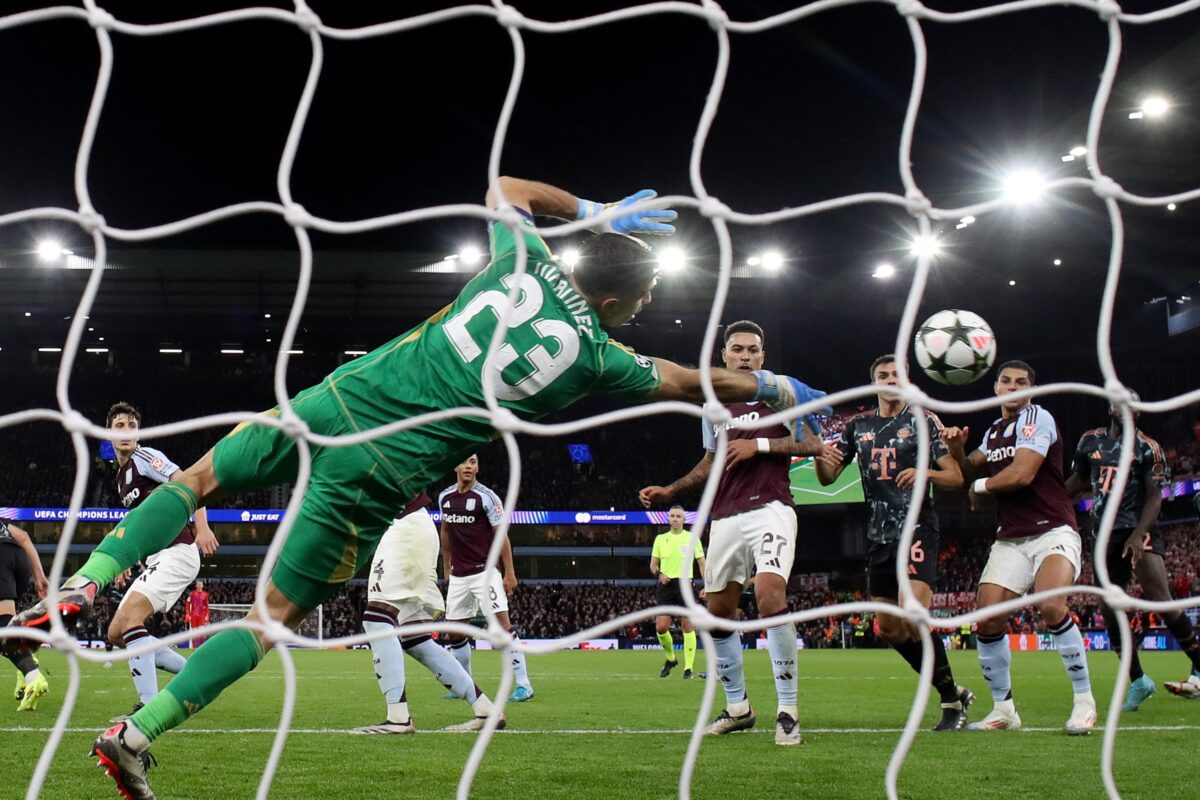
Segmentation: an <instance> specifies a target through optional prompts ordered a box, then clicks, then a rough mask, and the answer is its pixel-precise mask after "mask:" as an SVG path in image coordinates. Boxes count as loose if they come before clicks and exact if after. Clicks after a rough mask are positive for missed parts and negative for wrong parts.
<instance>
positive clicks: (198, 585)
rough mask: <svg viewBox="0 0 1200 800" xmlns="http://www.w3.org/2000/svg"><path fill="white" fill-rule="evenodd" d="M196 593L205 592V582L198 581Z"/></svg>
mask: <svg viewBox="0 0 1200 800" xmlns="http://www.w3.org/2000/svg"><path fill="white" fill-rule="evenodd" d="M196 591H197V592H203V591H204V581H196Z"/></svg>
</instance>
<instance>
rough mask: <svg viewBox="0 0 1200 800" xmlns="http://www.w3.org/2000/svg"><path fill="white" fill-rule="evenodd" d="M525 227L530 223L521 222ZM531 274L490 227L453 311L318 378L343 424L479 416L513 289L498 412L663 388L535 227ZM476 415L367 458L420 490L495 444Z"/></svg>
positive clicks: (389, 443)
mask: <svg viewBox="0 0 1200 800" xmlns="http://www.w3.org/2000/svg"><path fill="white" fill-rule="evenodd" d="M525 224H526V226H527V227H529V228H532V222H529V221H526V222H525ZM523 236H524V239H525V243H526V248H527V252H528V266H527V271H526V273H525V275H524V276H522V277H521V278H520V279H519V280H518V278H517V276H516V274H515V272H516V267H517V252H516V250H517V244H516V240H515V238H514V237H513V234H512V232H511V231H510V230H509V229H508V228H507V227H506V226H504V225H500V224H496V223H492V225H491V226H490V239H491V256H492V258H491V262H490V263H489V264H488V266H487V268H486V269H484V270H483V271H482V272H481V273H479V274H478V275H476V276H475V278H473V279H472V280H471V282H470V283H468V284H467V285H466V286H465V287H464V288H463V290H462V292H461V293H460V294H459V295H458V298H457V299H455V301H454V302H453V303H451V304H450V305H448V306H446V307H445V308H443V309H442V310H441V311H439V312H437V313H436V314H434V315H433V316H432V317H430V318H429V319H427V320H426V321H425V322H423V323H422V324H420V325H418V326H417V327H415V328H413V329H412V330H410V331H408V332H407V333H405V334H403V335H401V336H399V337H398V338H396V339H393V340H392V341H390V342H388V343H387V344H385V345H383V346H382V347H380V348H378V349H376V350H374V351H373V352H371V353H368V354H367V355H365V356H362V357H360V358H357V359H355V360H354V361H351V362H348V363H346V364H343V365H342V366H341V367H339V368H338V369H337V370H336V371H334V372H333V373H332V374H330V375H329V376H328V377H327V378H325V384H326V385H327V386H328V387H329V388H330V389H331V390H332V394H333V395H334V396H335V397H336V399H337V403H338V407H339V409H340V412H341V414H342V415H343V416H344V417H345V419H346V421H347V422H349V423H350V425H351V426H352V427H353V428H354V429H356V430H366V429H368V428H374V427H376V426H379V425H385V424H387V423H390V422H395V421H396V420H402V419H408V418H410V417H415V416H417V415H419V414H427V413H429V412H432V411H441V410H445V409H451V408H463V407H468V406H470V407H475V408H485V407H486V404H485V402H484V399H483V383H482V381H483V368H484V362H485V361H486V360H487V349H488V345H489V343H490V342H491V338H492V334H493V332H494V331H495V329H496V326H497V325H498V324H499V323H500V315H501V313H502V312H503V308H504V306H505V304H506V302H507V296H508V293H509V291H510V289H511V288H512V287H513V286H514V285H518V284H519V286H520V293H519V295H518V297H517V301H516V305H515V307H514V309H513V312H512V316H511V318H510V319H509V322H508V328H507V330H506V331H505V333H504V339H503V342H504V343H503V345H502V346H501V347H500V349H499V351H498V352H497V353H496V358H495V362H494V365H493V366H492V368H491V370H492V372H493V374H495V373H496V371H498V375H496V378H495V383H494V385H495V388H496V397H497V400H498V401H499V403H500V405H501V406H503V407H504V408H507V409H509V410H510V411H512V412H513V413H514V414H516V415H517V416H518V417H520V418H522V419H526V420H534V419H538V418H539V417H542V416H545V415H546V414H549V413H550V412H552V411H558V410H559V409H562V408H565V407H566V406H569V405H570V404H571V403H574V402H575V401H576V400H579V399H580V398H582V397H586V396H588V395H591V394H604V395H609V396H611V397H614V398H617V399H620V400H625V401H631V402H639V401H644V400H647V399H648V398H650V397H651V396H652V395H653V394H654V393H655V391H657V389H658V388H659V386H660V385H661V383H662V379H661V378H660V377H659V374H658V370H657V368H656V367H655V366H654V363H653V362H652V361H651V360H650V359H648V358H645V357H643V356H640V355H638V354H636V353H634V352H633V351H632V350H631V349H629V348H627V347H625V346H624V345H621V344H618V343H617V342H614V341H613V340H611V339H609V338H608V334H606V333H605V332H604V330H603V329H602V328H601V327H600V320H599V318H598V317H597V316H596V313H595V312H594V311H593V310H592V308H591V307H590V306H589V305H588V304H587V301H586V300H585V299H584V298H583V297H582V296H581V295H580V294H579V293H578V292H576V291H575V290H574V289H573V288H572V287H571V285H570V283H569V282H568V280H567V276H566V275H565V274H563V272H562V269H561V268H560V267H559V266H558V264H557V263H556V262H555V261H554V259H553V257H552V256H551V255H550V250H549V248H548V247H547V245H546V243H545V242H544V241H543V240H542V239H541V237H539V236H537V235H536V233H534V232H533V231H532V230H531V231H528V232H525V233H523ZM495 436H496V434H495V432H494V430H493V429H492V426H491V424H490V423H489V422H488V421H487V420H486V419H484V418H482V417H470V416H466V417H456V418H453V419H447V420H442V421H440V422H433V423H428V424H425V425H422V426H420V427H419V428H411V429H408V430H405V431H401V432H400V433H397V434H393V435H391V436H388V437H385V438H382V439H376V440H374V441H373V442H372V443H371V445H370V449H371V451H372V454H373V456H374V458H375V459H376V461H378V463H379V465H380V467H381V468H382V469H384V470H386V471H387V473H388V474H389V475H390V477H391V479H392V480H393V481H394V482H395V483H396V484H397V487H398V488H399V489H401V490H402V491H403V492H405V493H411V494H414V495H415V493H416V492H418V491H420V490H421V489H422V488H423V487H424V486H425V485H426V484H428V483H429V482H430V481H432V480H433V479H435V478H437V477H440V476H441V475H442V474H444V473H445V472H446V471H448V470H449V469H450V468H451V467H453V466H454V465H455V464H458V463H459V462H461V461H462V460H463V459H465V458H466V457H467V456H469V455H470V454H471V453H472V452H474V451H475V450H476V449H478V447H479V446H480V445H482V444H484V443H486V442H489V441H491V440H492V439H493V438H495Z"/></svg>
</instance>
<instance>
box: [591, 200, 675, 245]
mask: <svg viewBox="0 0 1200 800" xmlns="http://www.w3.org/2000/svg"><path fill="white" fill-rule="evenodd" d="M657 196H658V192H656V191H654V190H653V189H642V190H641V191H640V192H638V193H637V194H631V195H630V196H629V197H626V198H625V199H624V200H621V201H619V202H616V203H596V202H593V201H591V200H584V199H583V198H580V199H579V208H578V211H577V212H576V213H575V219H590V218H592V217H595V216H598V215H599V214H600V213H601V212H603V211H607V210H608V209H610V208H613V207H621V208H623V207H625V206H631V205H633V204H634V203H636V202H638V201H639V200H649V199H650V198H651V197H657ZM678 216H679V214H678V213H677V212H675V211H672V210H671V209H669V208H646V209H642V210H640V211H632V212H630V213H628V214H625V215H624V216H619V217H614V218H613V219H610V220H609V221H608V222H605V223H603V224H601V225H597V226H595V227H594V228H593V229H592V230H594V231H596V232H597V233H621V234H625V235H629V234H631V233H643V234H654V235H658V236H665V235H667V234H671V233H674V232H675V226H674V225H672V224H671V223H672V222H674V221H675V219H676V218H677V217H678Z"/></svg>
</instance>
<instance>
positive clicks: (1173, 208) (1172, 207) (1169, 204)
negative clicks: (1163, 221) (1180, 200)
mask: <svg viewBox="0 0 1200 800" xmlns="http://www.w3.org/2000/svg"><path fill="white" fill-rule="evenodd" d="M1176 208H1177V206H1176V205H1175V204H1174V203H1167V211H1174V210H1175V209H1176Z"/></svg>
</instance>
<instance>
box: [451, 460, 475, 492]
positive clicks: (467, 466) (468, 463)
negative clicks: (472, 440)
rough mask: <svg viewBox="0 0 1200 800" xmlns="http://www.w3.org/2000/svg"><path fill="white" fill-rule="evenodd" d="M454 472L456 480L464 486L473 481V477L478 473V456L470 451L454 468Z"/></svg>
mask: <svg viewBox="0 0 1200 800" xmlns="http://www.w3.org/2000/svg"><path fill="white" fill-rule="evenodd" d="M454 474H455V475H457V476H458V482H459V483H460V484H461V485H463V486H466V485H468V484H471V483H474V482H475V477H476V476H477V475H478V474H479V456H477V455H475V454H474V453H472V454H471V455H469V456H467V458H466V460H465V461H463V462H462V463H461V464H459V465H458V466H457V467H455V468H454Z"/></svg>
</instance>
